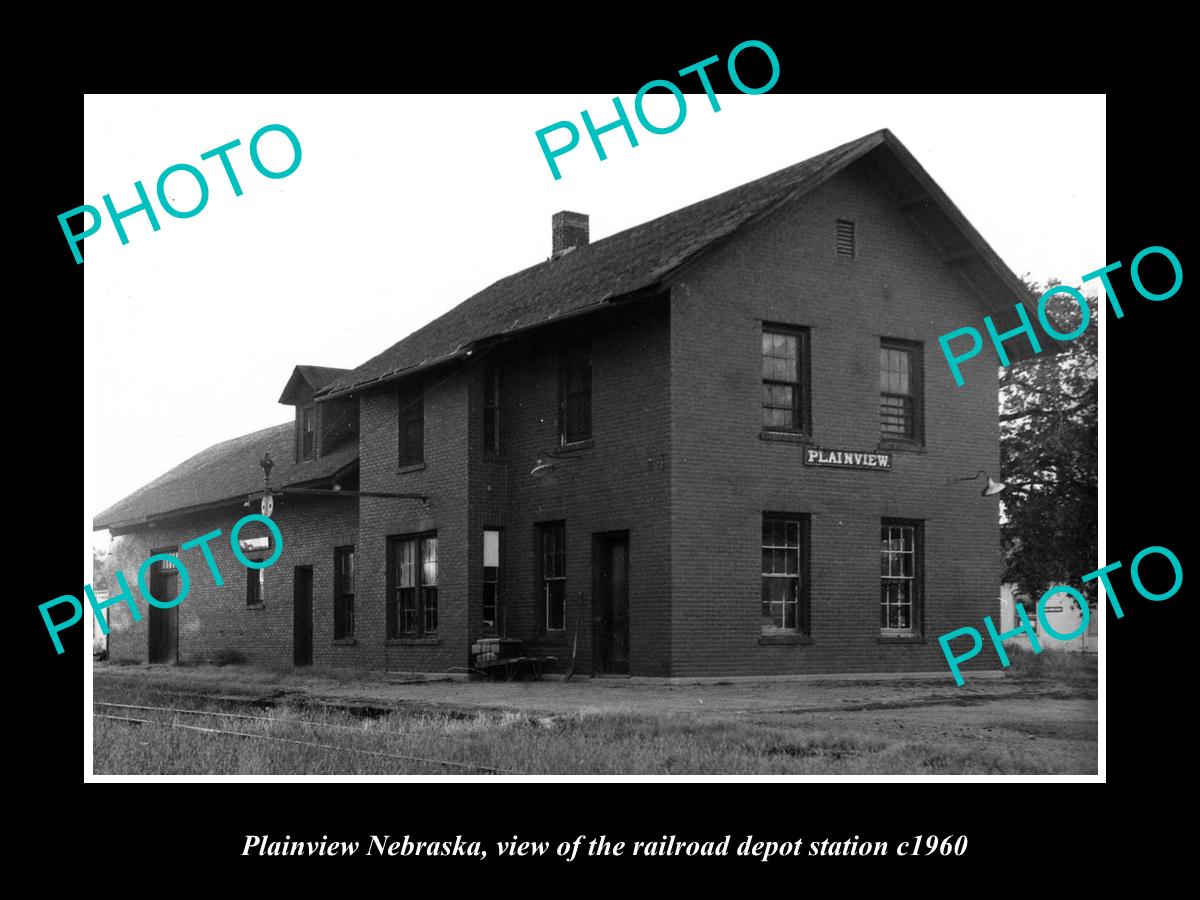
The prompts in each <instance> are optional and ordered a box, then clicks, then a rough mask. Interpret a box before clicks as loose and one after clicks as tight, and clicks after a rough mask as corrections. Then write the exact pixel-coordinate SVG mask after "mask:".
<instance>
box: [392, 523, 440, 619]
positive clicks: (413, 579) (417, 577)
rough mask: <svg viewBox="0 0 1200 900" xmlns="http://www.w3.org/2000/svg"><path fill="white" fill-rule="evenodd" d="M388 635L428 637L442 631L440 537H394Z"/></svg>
mask: <svg viewBox="0 0 1200 900" xmlns="http://www.w3.org/2000/svg"><path fill="white" fill-rule="evenodd" d="M389 548H390V550H391V565H390V567H389V578H388V580H389V582H390V586H391V589H390V591H389V593H390V594H391V602H390V603H389V604H388V636H389V637H393V638H398V637H424V636H433V635H436V634H437V628H438V562H437V549H438V540H437V535H436V534H424V535H416V536H415V537H409V538H393V539H392V541H391V542H390V544H389Z"/></svg>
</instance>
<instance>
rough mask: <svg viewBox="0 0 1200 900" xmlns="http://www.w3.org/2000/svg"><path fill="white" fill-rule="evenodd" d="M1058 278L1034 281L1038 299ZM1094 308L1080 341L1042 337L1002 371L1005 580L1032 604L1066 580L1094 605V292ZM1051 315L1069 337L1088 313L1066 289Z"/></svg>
mask: <svg viewBox="0 0 1200 900" xmlns="http://www.w3.org/2000/svg"><path fill="white" fill-rule="evenodd" d="M1061 283H1063V282H1056V281H1051V282H1049V283H1048V284H1047V285H1046V286H1045V287H1038V286H1037V285H1036V284H1033V283H1029V287H1030V290H1031V291H1032V292H1033V296H1034V298H1035V302H1036V298H1037V297H1039V296H1041V294H1042V292H1043V291H1044V290H1046V289H1048V288H1049V287H1050V286H1052V285H1055V284H1061ZM1088 304H1089V311H1090V322H1089V324H1088V327H1087V329H1086V330H1085V331H1084V332H1083V334H1081V335H1080V336H1079V337H1078V338H1076V339H1075V340H1073V341H1068V342H1065V343H1059V342H1057V341H1054V340H1052V339H1049V338H1047V337H1043V336H1041V335H1039V338H1040V340H1041V343H1042V345H1043V350H1042V352H1041V353H1040V354H1038V355H1037V356H1034V357H1032V358H1031V359H1028V360H1024V361H1022V362H1018V363H1016V364H1014V365H1011V366H1008V367H1007V368H1004V369H1002V370H1001V376H1000V461H1001V462H1000V465H1001V477H1002V478H1003V480H1004V481H1005V482H1007V484H1008V485H1009V488H1008V490H1007V491H1006V492H1005V493H1004V494H1003V495H1002V496H1001V499H1002V501H1003V514H1004V517H1003V521H1002V524H1001V534H1002V540H1003V545H1004V555H1005V571H1004V581H1005V582H1011V583H1015V584H1016V585H1017V588H1018V593H1020V594H1025V595H1028V596H1029V597H1031V598H1033V599H1035V600H1036V599H1037V598H1039V597H1041V595H1042V593H1043V592H1044V591H1045V590H1046V589H1047V588H1049V587H1051V586H1052V585H1056V584H1066V585H1071V586H1072V587H1075V588H1076V589H1079V590H1082V591H1083V593H1084V594H1085V595H1086V596H1087V597H1088V600H1089V602H1091V603H1093V604H1094V603H1095V597H1096V595H1095V582H1091V583H1089V584H1088V585H1086V586H1081V585H1080V577H1081V576H1083V575H1085V574H1087V573H1088V572H1091V571H1093V570H1094V569H1095V568H1096V532H1097V493H1096V483H1097V437H1098V431H1097V427H1098V421H1097V399H1098V394H1097V376H1098V354H1097V349H1098V348H1097V326H1096V320H1097V317H1098V315H1100V314H1101V313H1102V310H1100V309H1098V308H1097V301H1096V300H1095V298H1089V299H1088ZM1026 308H1027V309H1030V310H1032V309H1033V306H1032V305H1031V304H1029V303H1026ZM1046 311H1047V318H1048V319H1049V320H1050V323H1051V324H1052V325H1053V326H1054V328H1055V330H1056V331H1058V332H1059V333H1063V334H1066V333H1070V332H1072V331H1074V330H1075V328H1076V327H1078V325H1079V322H1080V318H1081V316H1082V311H1081V310H1080V308H1079V304H1078V303H1077V302H1076V301H1075V300H1074V299H1072V298H1071V297H1070V296H1068V295H1064V294H1059V295H1056V296H1055V297H1053V298H1052V299H1051V300H1050V301H1049V302H1048V303H1047V310H1046ZM1031 318H1032V316H1031ZM1035 327H1037V326H1036V325H1035ZM1054 351H1059V352H1054Z"/></svg>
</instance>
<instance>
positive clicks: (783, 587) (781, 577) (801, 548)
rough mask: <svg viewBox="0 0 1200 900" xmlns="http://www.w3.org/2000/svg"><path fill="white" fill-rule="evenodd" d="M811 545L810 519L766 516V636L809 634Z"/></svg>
mask: <svg viewBox="0 0 1200 900" xmlns="http://www.w3.org/2000/svg"><path fill="white" fill-rule="evenodd" d="M807 545H808V517H807V516H804V515H799V514H781V513H765V514H764V515H763V520H762V633H763V634H808V631H809V627H808V585H807V579H806V570H807V562H808V547H807Z"/></svg>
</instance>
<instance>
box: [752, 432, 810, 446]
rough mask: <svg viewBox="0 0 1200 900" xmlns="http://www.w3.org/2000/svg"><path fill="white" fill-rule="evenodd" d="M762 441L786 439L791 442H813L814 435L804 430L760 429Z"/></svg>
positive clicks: (759, 437) (759, 434) (759, 436)
mask: <svg viewBox="0 0 1200 900" xmlns="http://www.w3.org/2000/svg"><path fill="white" fill-rule="evenodd" d="M758 439H759V440H760V441H786V442H787V443H790V444H811V443H812V437H811V436H810V435H807V434H805V433H804V432H803V431H760V432H759V433H758Z"/></svg>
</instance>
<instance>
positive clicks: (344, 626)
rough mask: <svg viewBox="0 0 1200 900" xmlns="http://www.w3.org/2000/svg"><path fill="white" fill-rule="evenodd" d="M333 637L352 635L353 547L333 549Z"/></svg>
mask: <svg viewBox="0 0 1200 900" xmlns="http://www.w3.org/2000/svg"><path fill="white" fill-rule="evenodd" d="M333 575H334V587H333V637H334V639H335V640H337V639H339V638H350V637H354V548H353V547H338V548H337V549H335V550H334V551H333Z"/></svg>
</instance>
